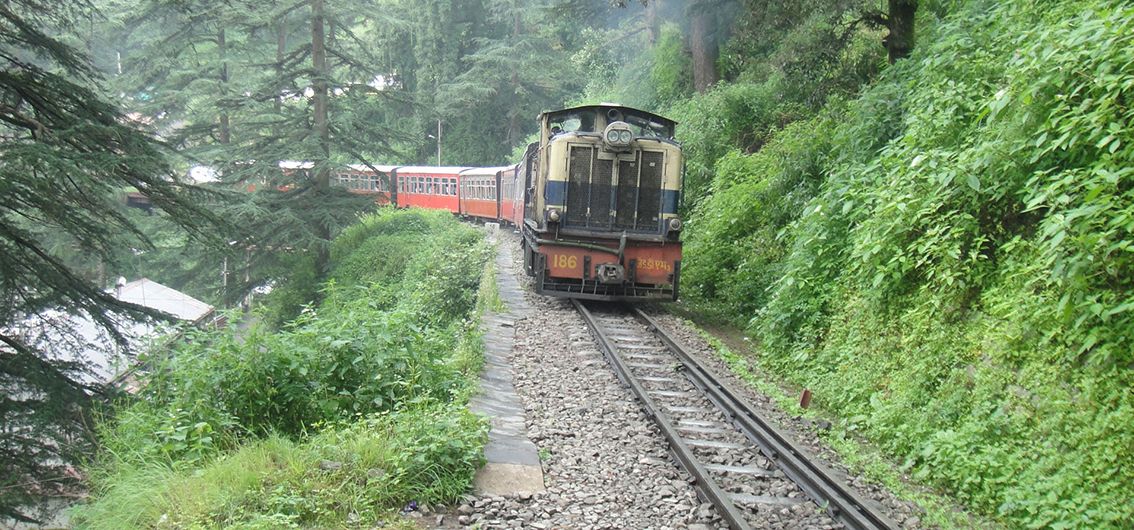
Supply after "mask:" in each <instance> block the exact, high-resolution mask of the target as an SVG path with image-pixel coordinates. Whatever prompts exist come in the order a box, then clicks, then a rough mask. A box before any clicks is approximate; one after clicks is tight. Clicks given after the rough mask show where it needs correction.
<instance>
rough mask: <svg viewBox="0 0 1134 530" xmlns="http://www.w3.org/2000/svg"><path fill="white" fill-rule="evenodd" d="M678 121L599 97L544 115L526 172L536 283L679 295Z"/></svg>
mask: <svg viewBox="0 0 1134 530" xmlns="http://www.w3.org/2000/svg"><path fill="white" fill-rule="evenodd" d="M675 125H676V124H675V123H674V122H673V121H672V120H669V119H666V118H663V117H661V116H658V115H656V114H651V113H649V112H645V111H641V110H637V109H632V108H629V107H623V106H620V105H611V104H602V105H589V106H583V107H575V108H571V109H564V110H560V111H555V112H547V113H544V114H541V115H540V130H541V133H540V141H539V144H538V146H537V145H534V144H533V146H532V148H530V149H529V152H528V156H526V157H525V159H524V161H523V162H522V163H521V170H520V173H522V174H524V175H526V176H527V178H526V179H525V180H526V181H527V183H528V186H527V193H526V194H525V199H524V202H525V220H524V227H523V232H524V242H523V244H524V257H525V260H524V261H525V265H526V267H527V270H528V272H529V273H530V274H532V275H533V276H535V277H536V290H537V291H538V292H540V293H542V294H547V295H552V296H566V297H574V298H587V299H596V300H676V299H677V294H678V283H679V279H680V275H681V242H680V239H679V236H680V232H681V228H682V226H681V219H680V218H679V217H678V211H677V209H678V204H679V202H680V197H681V178H682V168H683V163H682V158H681V146H680V145H678V144H677V142H676V141H675V140H674V136H673V135H674V127H675Z"/></svg>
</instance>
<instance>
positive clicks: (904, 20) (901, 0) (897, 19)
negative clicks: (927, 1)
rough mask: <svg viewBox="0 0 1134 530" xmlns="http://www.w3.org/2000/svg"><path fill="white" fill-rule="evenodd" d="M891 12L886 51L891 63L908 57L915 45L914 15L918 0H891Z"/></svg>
mask: <svg viewBox="0 0 1134 530" xmlns="http://www.w3.org/2000/svg"><path fill="white" fill-rule="evenodd" d="M889 2H890V14H889V16H888V17H887V22H888V23H887V27H888V28H889V30H890V34H889V35H888V36H887V37H886V51H887V52H888V53H889V56H890V64H894V62H895V61H897V60H898V59H901V58H903V57H906V56H908V55H909V54H910V52H911V51H913V47H914V15H915V14H916V13H917V0H889Z"/></svg>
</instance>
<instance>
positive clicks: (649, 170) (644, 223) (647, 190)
mask: <svg viewBox="0 0 1134 530" xmlns="http://www.w3.org/2000/svg"><path fill="white" fill-rule="evenodd" d="M664 159H665V155H664V154H662V153H659V152H657V151H642V163H641V165H640V170H641V172H642V173H641V175H642V176H641V178H639V179H638V212H637V214H638V215H637V216H636V217H637V222H636V224H635V225H634V226H635V228H637V229H638V230H658V229H659V226H660V225H659V224H658V217H660V215H661V184H662V166H663V162H664Z"/></svg>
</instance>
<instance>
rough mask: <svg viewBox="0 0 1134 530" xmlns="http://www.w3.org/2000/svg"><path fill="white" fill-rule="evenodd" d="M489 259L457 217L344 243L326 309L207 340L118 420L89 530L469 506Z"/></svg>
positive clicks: (186, 352) (412, 215)
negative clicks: (456, 502) (480, 319)
mask: <svg viewBox="0 0 1134 530" xmlns="http://www.w3.org/2000/svg"><path fill="white" fill-rule="evenodd" d="M489 255H490V252H489V250H488V248H487V245H486V244H485V243H484V242H483V239H482V237H481V236H480V235H479V233H478V232H477V231H476V230H475V229H473V228H470V227H468V226H466V225H461V224H460V223H458V222H457V221H455V220H454V219H453V218H452V216H451V215H449V214H448V213H445V212H431V211H422V210H409V211H392V210H391V211H383V212H380V213H379V214H376V215H374V216H371V217H368V218H366V219H364V220H362V221H361V222H360V223H359V224H358V225H356V226H354V227H351V228H350V229H348V230H346V231H345V232H344V233H343V234H342V235H341V236H339V238H338V239H336V241H335V245H334V249H333V252H332V261H333V264H334V266H333V267H332V271H331V274H330V279H329V280H328V281H326V282H325V283H324V286H323V297H322V302H320V303H319V305H317V306H311V307H308V308H307V309H305V310H304V311H303V312H302V313H301V314H300V316H299V317H297V318H296V319H294V320H293V321H291V322H289V323H287V324H286V325H284V326H283V327H282V328H280V329H278V330H277V329H273V327H272V326H267V325H253V326H252V327H251V329H248V330H245V331H238V329H237V327H236V326H233V327H231V328H230V329H227V330H221V331H217V332H199V333H197V334H195V335H194V336H192V337H190V339H189V340H188V341H187V342H186V343H185V344H183V345H180V346H178V347H177V348H176V351H173V352H172V353H170V354H169V355H168V358H167V360H166V361H164V362H162V363H160V364H159V365H158V367H157V368H156V369H155V370H154V371H153V373H152V375H151V377H150V379H149V380H148V381H147V382H146V385H145V387H144V388H143V390H142V391H141V393H140V394H139V395H138V396H136V397H135V398H134V399H131V400H130V401H128V402H126V403H122V404H120V405H119V406H118V407H116V408H115V410H113V411H112V414H111V415H110V416H109V417H108V418H107V419H106V420H105V421H104V422H103V424H102V425H101V433H102V440H101V441H102V444H103V452H102V454H101V455H100V456H99V458H98V459H97V461H96V462H95V463H94V465H93V466H92V467H91V472H92V485H93V492H94V495H93V501H92V502H90V503H89V504H88V505H86V506H83V507H81V508H80V509H79V510H78V514H77V520H78V521H79V523H80V526H83V527H89V528H136V527H153V526H154V525H157V524H159V523H160V524H168V525H171V527H189V526H193V527H229V526H241V527H262V528H278V527H288V526H297V525H298V526H311V525H315V526H320V527H325V526H343V525H347V524H354V523H353V522H358V521H361V522H366V521H371V522H373V521H374V520H375V518H376V517H380V516H381V514H382V513H384V511H386V510H389V509H391V508H393V507H398V506H401V505H403V504H404V503H405V502H408V501H410V500H417V501H424V502H437V501H441V500H446V499H451V498H453V497H454V496H456V495H459V494H460V493H463V492H464V491H465V489H466V487H467V486H468V484H469V481H470V480H471V477H472V473H473V472H474V471H475V469H476V467H478V465H479V461H480V459H481V454H480V447H481V444H482V440H483V436H484V429H483V425H482V424H481V422H480V421H479V420H477V419H476V418H474V417H473V416H471V414H470V413H469V412H468V411H467V410H466V408H465V406H464V405H465V402H466V401H467V395H468V392H469V390H470V389H471V386H472V382H471V381H472V378H473V377H475V375H476V373H477V371H479V358H480V357H479V355H480V350H479V336H478V335H477V331H476V327H475V322H473V320H475V319H474V318H473V317H475V314H474V313H473V312H474V308H475V307H476V304H477V292H478V289H479V287H480V285H481V272H482V271H483V270H484V267H485V264H486V262H487V260H488V257H489ZM352 521H353V522H352Z"/></svg>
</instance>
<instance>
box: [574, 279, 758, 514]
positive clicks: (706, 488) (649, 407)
mask: <svg viewBox="0 0 1134 530" xmlns="http://www.w3.org/2000/svg"><path fill="white" fill-rule="evenodd" d="M571 303H572V304H574V306H575V309H576V310H577V311H578V312H579V314H580V315H582V316H583V320H584V321H585V322H586V323H587V326H588V327H589V328H591V331H592V332H593V333H594V334H595V337H596V338H597V339H598V343H599V346H600V347H601V348H602V351H603V355H604V356H605V357H606V360H607V362H609V363H610V365H611V366H612V367H613V368H614V371H615V373H616V374H617V375H618V378H619V379H620V380H622V382H623V383H624V384H626V385H627V386H629V387H630V390H631V391H632V392H634V395H636V396H638V399H639V401H641V404H642V408H643V410H644V411H645V412H646V415H647V416H649V417H650V418H652V419H653V420H654V423H656V424H657V426H658V428H659V429H661V431H662V434H663V435H664V436H665V438H666V440H667V441H669V446H670V450H671V451H672V452H673V455H674V457H676V458H677V461H678V462H679V463H680V464H681V467H683V468H684V469H685V471H686V472H688V473H689V474H690V475H692V476H693V479H694V480H695V481H696V482H695V486H696V487H697V489H698V490H699V491H700V492H701V494H702V495H703V496H704V497H705V498H706V499H707V500H708V501H709V502H711V503H712V504H713V505H714V506H716V508H717V511H718V512H719V513H720V515H721V517H722V518H724V520H725V521H726V522H727V523H728V526H729V528H732V529H733V530H750V529H751V528H752V527H751V526H749V525H748V523H747V522H746V521H745V520H744V516H743V515H742V514H741V513H740V511H739V510H737V509H736V505H734V504H733V503H732V500H731V499H729V496H728V494H727V493H725V491H724V490H722V489H721V487H720V485H718V484H717V483H716V481H714V480H713V479H712V476H711V475H710V474H709V471H708V470H707V469H705V467H704V466H703V465H702V464H701V463H700V462H698V461H697V459H696V458H695V457H694V455H693V451H692V449H690V448H689V446H688V445H687V444H686V443H685V441H684V440H682V439H681V436H680V435H678V432H677V429H676V428H675V427H674V426H673V423H672V422H671V421H670V419H669V417H668V416H667V415H666V414H665V413H664V412H662V411H661V410H659V409H658V407H656V406H655V405H654V400H653V399H652V398H650V396H649V394H647V393H646V389H645V388H644V387H642V384H641V383H639V382H638V380H637V379H635V378H634V376H633V374H631V373H630V370H629V368H628V367H627V366H626V364H625V363H623V362H622V358H621V357H619V356H618V353H617V352H616V351H615V350H614V343H613V342H612V341H611V340H610V338H609V337H607V335H606V332H605V331H604V330H603V329H602V327H601V326H599V324H598V322H597V321H596V320H595V317H594V315H592V314H591V312H590V310H588V309H587V307H586V306H585V305H583V303H582V302H580V301H579V300H578V299H574V298H572V299H571Z"/></svg>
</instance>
